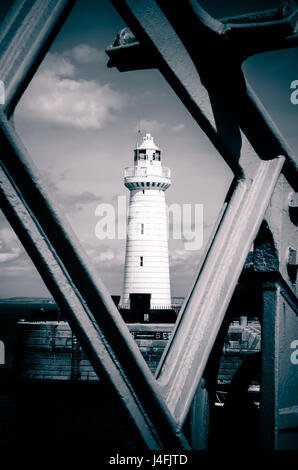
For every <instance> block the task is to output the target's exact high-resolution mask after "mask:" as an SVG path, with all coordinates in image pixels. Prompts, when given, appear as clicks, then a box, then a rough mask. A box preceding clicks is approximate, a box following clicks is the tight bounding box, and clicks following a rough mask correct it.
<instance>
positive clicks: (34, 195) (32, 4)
mask: <svg viewBox="0 0 298 470" xmlns="http://www.w3.org/2000/svg"><path fill="white" fill-rule="evenodd" d="M73 3H74V2H73V1H67V0H63V1H61V0H50V1H47V2H45V1H40V0H37V1H26V0H24V1H18V2H16V4H15V7H14V8H13V9H12V11H11V14H10V15H9V16H8V18H7V20H6V22H5V24H4V26H3V28H2V30H1V31H0V38H1V39H2V42H1V41H0V50H1V51H2V54H1V57H0V67H1V68H0V70H1V73H2V70H4V73H3V75H1V76H0V79H3V81H4V83H5V87H6V90H7V99H8V101H7V105H6V106H5V107H4V109H3V110H2V111H1V114H0V127H1V130H0V138H1V176H0V201H1V208H2V209H3V212H4V214H5V215H6V217H7V219H8V220H9V222H10V223H11V225H12V227H13V228H14V230H15V232H16V234H17V235H18V237H19V239H20V240H21V242H22V244H23V245H24V247H25V249H26V250H27V252H28V253H29V255H30V256H31V258H32V260H33V262H34V264H35V266H36V267H37V269H38V271H39V273H40V275H41V277H42V278H43V280H44V282H45V284H46V286H47V287H48V289H49V291H50V292H51V294H52V295H53V297H54V299H55V300H56V302H57V303H58V305H59V306H60V307H61V308H63V310H64V311H65V314H66V317H67V320H68V321H69V323H70V325H71V328H72V329H73V331H74V332H75V334H76V336H77V337H78V340H79V341H80V343H81V344H82V346H83V348H84V349H85V350H86V354H87V356H88V358H89V360H90V362H91V364H92V365H93V367H94V369H95V371H96V373H97V374H98V375H100V377H101V378H102V379H104V383H105V384H106V385H107V386H109V387H110V390H111V393H112V394H113V395H114V396H115V397H116V399H117V400H118V402H119V403H120V405H122V409H123V411H124V412H125V414H126V416H127V417H128V418H129V422H130V426H131V427H132V429H133V431H134V433H135V436H136V438H137V440H138V441H139V442H140V443H142V445H143V446H145V447H147V448H149V449H163V448H167V447H168V448H176V449H178V448H180V449H181V448H188V447H189V445H188V443H187V441H186V439H185V438H184V436H183V434H182V433H180V432H179V431H177V429H176V423H175V422H174V420H173V418H172V416H171V415H170V413H169V412H168V409H167V407H166V405H165V403H164V400H163V399H162V397H161V395H160V392H159V387H158V384H157V383H156V381H155V380H154V378H153V376H152V375H151V373H150V371H149V369H148V367H147V365H146V363H145V361H144V359H143V357H142V356H141V353H140V351H139V350H138V347H137V345H136V343H135V342H134V340H133V338H132V336H131V334H130V333H129V330H128V328H127V327H126V325H125V323H124V322H123V320H122V318H121V316H120V314H119V312H118V310H117V308H116V307H115V305H114V303H113V302H112V299H111V296H110V294H109V293H108V291H107V290H106V288H105V286H104V285H103V284H102V282H101V281H100V280H99V279H98V276H97V275H96V274H95V273H94V272H92V270H91V269H90V266H89V262H88V259H87V258H86V255H85V253H84V252H83V250H82V249H81V247H80V245H79V243H78V241H77V240H76V238H75V236H74V234H73V233H72V231H71V229H70V227H69V226H68V224H67V223H66V222H65V220H63V219H62V217H61V215H60V214H59V211H57V209H56V208H54V207H53V204H52V202H51V199H50V196H49V193H48V191H47V189H46V185H45V184H44V182H43V181H42V178H41V176H40V175H39V173H38V171H37V169H36V168H35V166H34V164H33V163H32V161H31V159H30V157H29V155H28V153H27V151H26V149H25V148H24V146H23V145H22V143H21V141H20V139H19V138H18V136H17V134H16V132H15V130H14V127H13V124H12V123H11V122H9V120H8V118H7V116H11V112H12V109H13V107H14V106H15V104H16V102H17V100H18V99H19V98H20V96H21V93H22V92H23V91H24V89H25V87H26V85H27V84H28V82H29V80H30V78H31V76H32V74H33V73H34V71H35V70H36V68H37V66H38V64H39V63H40V61H41V60H42V58H43V56H44V54H45V53H46V50H47V49H48V47H49V45H50V39H51V40H52V39H53V38H54V36H55V34H56V33H57V32H58V29H59V26H61V24H62V20H63V19H64V18H65V12H66V11H69V9H70V7H71V6H72V5H73ZM7 50H9V51H10V53H9V54H8V53H7ZM98 312H100V315H99V314H98Z"/></svg>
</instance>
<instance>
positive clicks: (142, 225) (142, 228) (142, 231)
mask: <svg viewBox="0 0 298 470" xmlns="http://www.w3.org/2000/svg"><path fill="white" fill-rule="evenodd" d="M141 234H142V235H144V224H141Z"/></svg>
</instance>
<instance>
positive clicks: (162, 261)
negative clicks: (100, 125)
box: [120, 134, 171, 309]
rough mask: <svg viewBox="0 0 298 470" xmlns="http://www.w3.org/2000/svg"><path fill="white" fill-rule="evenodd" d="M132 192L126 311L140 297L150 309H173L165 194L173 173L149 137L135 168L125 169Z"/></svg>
mask: <svg viewBox="0 0 298 470" xmlns="http://www.w3.org/2000/svg"><path fill="white" fill-rule="evenodd" d="M124 185H125V186H126V187H127V188H128V189H129V191H130V199H129V209H128V225H127V227H128V229H127V240H126V255H125V268H124V282H123V292H122V297H121V300H120V305H121V307H122V308H130V306H131V299H132V298H133V296H135V295H136V294H139V295H140V294H145V296H147V298H148V299H150V307H149V308H150V309H170V308H171V287H170V271H169V253H168V227H167V212H166V202H165V191H166V190H167V189H168V188H169V187H170V185H171V174H170V169H169V168H165V167H163V166H162V164H161V151H160V149H159V148H158V147H157V146H156V145H155V143H154V140H153V137H152V136H151V135H150V134H146V135H145V136H144V137H143V142H142V143H141V144H140V145H139V146H137V148H136V149H135V150H134V166H133V167H130V168H126V169H125V173H124Z"/></svg>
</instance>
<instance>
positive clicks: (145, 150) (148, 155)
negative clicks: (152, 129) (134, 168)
mask: <svg viewBox="0 0 298 470" xmlns="http://www.w3.org/2000/svg"><path fill="white" fill-rule="evenodd" d="M160 154H161V151H160V150H159V148H158V147H157V146H156V145H155V143H154V140H153V137H152V135H151V134H146V135H145V136H144V137H143V142H142V143H141V144H140V145H139V146H138V147H137V148H136V149H135V151H134V160H135V162H138V163H140V162H141V161H142V162H144V161H147V162H151V163H153V162H156V163H157V162H159V164H160Z"/></svg>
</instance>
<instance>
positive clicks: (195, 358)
mask: <svg viewBox="0 0 298 470" xmlns="http://www.w3.org/2000/svg"><path fill="white" fill-rule="evenodd" d="M112 3H113V4H114V6H115V7H116V8H117V10H118V11H119V13H120V14H121V15H122V16H123V18H124V20H125V21H126V23H127V24H128V26H129V27H130V29H131V30H132V32H133V34H134V35H135V36H136V38H137V40H138V41H139V43H140V46H141V47H146V48H147V50H150V51H151V52H152V56H153V57H154V60H155V64H156V67H158V68H159V69H160V71H161V72H162V73H163V75H164V76H165V78H166V79H167V80H168V82H169V84H170V85H171V86H172V87H173V89H174V90H175V91H176V93H177V94H178V96H179V97H180V98H181V99H182V101H183V102H184V104H185V106H186V107H187V109H188V110H189V111H190V112H191V114H192V115H193V117H194V118H195V119H196V121H197V122H198V123H199V125H200V126H201V127H202V129H203V130H204V131H205V133H206V134H207V135H208V136H209V138H210V140H211V141H212V143H213V144H214V146H215V147H216V149H217V150H218V151H219V152H220V153H221V155H222V156H223V157H224V158H225V160H226V161H227V163H228V164H229V165H230V167H231V168H232V169H233V170H234V172H235V173H236V174H237V175H238V179H237V181H236V183H235V184H234V191H233V195H232V197H231V199H230V202H229V205H228V208H227V209H226V211H225V214H224V217H223V219H222V222H221V224H220V226H219V228H218V231H217V234H216V237H215V239H214V241H213V243H212V245H211V247H210V249H209V252H208V254H207V257H206V258H205V260H204V262H203V265H202V267H201V269H200V271H199V274H198V278H197V280H196V282H195V285H194V287H193V289H192V291H191V293H190V295H189V297H188V299H187V300H186V302H185V304H184V306H183V308H182V311H181V313H180V315H179V318H178V320H177V323H176V327H175V331H174V334H173V336H172V339H171V341H170V343H169V344H168V347H167V349H166V351H165V353H164V355H163V358H162V360H161V363H160V365H159V369H158V371H157V374H156V377H157V378H158V382H159V383H160V385H161V386H162V387H163V393H164V397H165V400H166V402H167V404H168V406H169V408H170V410H171V412H172V414H173V416H174V417H175V420H176V421H177V423H178V425H179V426H182V424H183V422H184V420H185V417H186V415H187V412H188V410H189V407H190V404H191V401H192V399H193V396H194V393H195V390H196V388H197V386H198V383H199V379H200V377H201V375H202V373H203V371H204V368H205V365H206V363H207V359H208V357H209V354H210V352H211V349H212V346H213V344H214V341H215V339H216V336H217V334H218V332H219V329H220V326H221V323H222V320H223V318H224V315H225V311H226V308H227V306H228V303H229V300H230V299H231V296H232V294H233V291H234V288H235V285H236V283H237V281H238V277H239V275H240V273H241V269H242V267H243V264H244V262H245V259H246V257H247V254H248V251H249V249H250V246H251V244H252V242H253V239H254V237H255V236H256V234H257V231H258V228H259V226H260V224H261V222H262V219H263V217H264V214H265V210H266V208H267V205H268V203H269V201H270V197H271V195H272V192H273V189H274V186H275V184H276V181H277V179H278V177H279V174H280V172H281V170H282V167H283V164H284V162H285V160H286V165H285V170H284V171H285V173H286V174H287V176H288V177H289V178H290V176H291V173H293V170H294V172H295V170H297V166H296V162H295V155H294V154H293V153H291V151H290V150H289V149H288V148H287V146H286V144H285V142H284V141H283V139H282V138H281V136H280V135H279V133H278V131H277V129H275V128H274V125H273V124H272V123H269V124H268V116H267V115H266V114H265V112H264V110H263V109H261V107H260V106H259V104H258V103H257V101H256V100H255V99H254V97H253V94H252V91H251V90H249V89H248V88H247V85H246V83H245V80H244V77H243V74H242V72H241V70H240V66H241V58H240V57H239V58H238V60H237V57H235V56H234V54H233V51H232V50H231V42H232V41H228V40H227V38H226V37H224V34H223V33H224V31H225V26H224V25H223V24H222V23H221V22H219V21H218V20H214V19H213V18H212V17H210V15H208V14H207V13H206V12H205V11H204V10H202V9H201V8H200V7H199V5H198V4H197V2H194V1H192V0H190V1H189V2H184V4H183V5H181V4H179V5H178V6H177V4H175V5H174V4H169V3H168V2H164V1H162V0H160V1H154V0H143V1H135V0H112ZM185 5H187V6H188V7H189V6H191V9H190V10H191V12H192V14H193V13H194V11H193V10H194V9H195V12H196V17H195V21H192V22H190V21H189V22H187V21H185V19H188V20H190V14H189V13H190V12H189V11H185V10H186V9H187V8H185V9H184V6H185ZM178 10H179V11H178ZM284 36H285V37H286V35H284ZM201 44H202V46H201V47H200V45H201ZM218 46H220V47H218ZM107 52H108V54H109V55H110V57H111V61H112V64H113V48H110V49H109V50H108V51H107ZM135 53H137V50H136V49H135ZM119 57H120V51H118V55H117V58H118V59H119ZM225 60H226V62H225ZM120 62H121V57H120ZM114 65H117V63H115V64H114ZM121 65H122V64H121ZM222 79H223V83H218V82H220V81H221V80H222ZM225 93H226V97H224V98H222V96H225V95H224V94H225ZM260 142H261V145H260ZM280 155H284V157H280ZM260 157H261V159H260ZM289 168H290V170H289ZM296 185H297V181H296Z"/></svg>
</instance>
